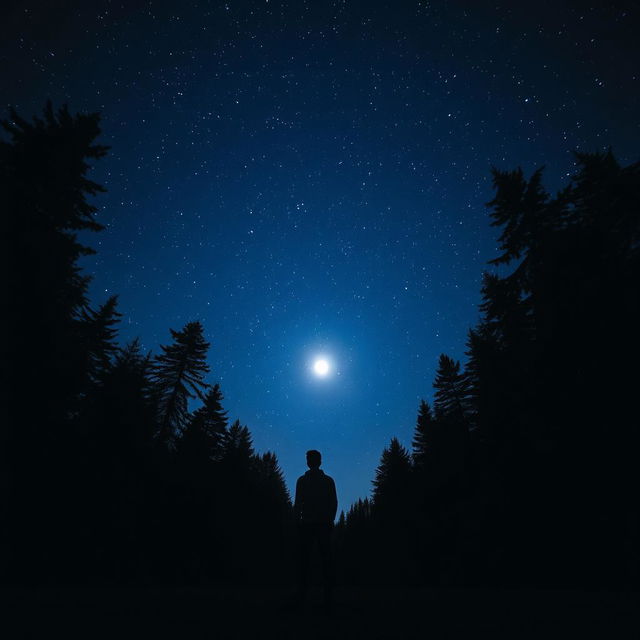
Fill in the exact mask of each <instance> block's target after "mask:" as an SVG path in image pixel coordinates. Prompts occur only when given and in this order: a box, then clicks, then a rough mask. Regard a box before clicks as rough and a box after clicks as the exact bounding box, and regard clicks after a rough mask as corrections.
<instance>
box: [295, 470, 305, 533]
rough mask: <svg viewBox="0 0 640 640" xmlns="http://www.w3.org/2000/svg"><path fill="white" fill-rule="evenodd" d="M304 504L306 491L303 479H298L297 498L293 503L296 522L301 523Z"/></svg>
mask: <svg viewBox="0 0 640 640" xmlns="http://www.w3.org/2000/svg"><path fill="white" fill-rule="evenodd" d="M303 502H304V489H303V484H302V478H298V481H297V482H296V497H295V500H294V502H293V519H294V521H295V522H300V517H301V516H302V504H303Z"/></svg>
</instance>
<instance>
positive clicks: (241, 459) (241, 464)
mask: <svg viewBox="0 0 640 640" xmlns="http://www.w3.org/2000/svg"><path fill="white" fill-rule="evenodd" d="M254 455H255V453H254V451H253V442H252V439H251V433H250V432H249V429H248V428H247V427H246V426H243V425H241V424H240V420H236V421H235V422H234V423H233V424H232V425H231V426H230V427H229V431H228V432H227V437H226V439H225V442H224V445H223V453H222V458H223V460H224V462H225V465H226V466H227V467H229V468H231V469H233V470H235V471H238V472H240V471H248V470H250V469H251V468H252V467H253V464H252V461H253V458H254Z"/></svg>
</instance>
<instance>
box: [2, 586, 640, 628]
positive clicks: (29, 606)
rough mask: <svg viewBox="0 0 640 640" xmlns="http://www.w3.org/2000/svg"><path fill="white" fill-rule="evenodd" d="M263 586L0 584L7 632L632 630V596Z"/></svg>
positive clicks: (635, 613) (636, 597)
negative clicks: (329, 598) (302, 602)
mask: <svg viewBox="0 0 640 640" xmlns="http://www.w3.org/2000/svg"><path fill="white" fill-rule="evenodd" d="M289 595H290V594H289V593H288V592H286V591H284V590H281V589H278V590H271V591H269V590H267V589H261V590H259V589H245V590H241V589H225V590H223V589H220V588H215V589H168V588H167V589H158V588H146V589H143V588H135V589H134V588H124V589H115V588H95V587H92V588H87V589H80V588H40V589H24V588H21V589H12V590H9V589H3V590H2V594H1V595H0V597H1V598H2V603H3V608H4V607H7V608H6V614H3V615H2V619H1V620H2V622H1V624H2V628H3V631H2V632H0V636H1V637H2V638H4V639H5V640H13V639H15V638H38V639H39V638H42V639H45V638H47V639H48V638H58V637H62V638H70V637H81V638H86V639H87V640H90V639H93V638H114V639H115V638H117V639H120V638H154V639H155V638H176V639H180V640H183V639H184V640H187V639H191V638H216V639H217V638H251V639H254V638H255V639H256V640H261V639H262V638H278V639H282V640H285V639H289V638H291V639H294V638H295V639H298V638H300V639H307V638H308V639H320V638H322V640H334V639H340V638H354V639H358V640H359V639H361V638H362V639H367V640H373V639H382V638H385V639H387V638H389V639H391V638H394V639H395V638H442V639H444V638H468V639H473V640H475V639H477V638H492V639H494V638H509V639H513V640H519V639H521V638H556V637H558V638H567V639H573V638H584V637H598V638H606V639H612V640H618V639H623V638H634V639H638V638H640V623H639V611H640V594H638V593H634V594H629V593H606V592H602V593H593V592H576V591H544V592H543V591H531V590H514V591H502V590H491V591H487V590H482V591H481V590H472V589H468V590H459V589H439V590H433V589H429V590H426V589H424V590H406V591H405V590H382V589H355V588H353V589H352V588H349V589H340V590H338V592H337V594H336V595H337V598H336V601H337V603H336V606H335V608H334V610H333V611H332V612H331V613H329V614H327V613H325V612H324V610H323V608H322V607H321V606H320V599H319V594H313V595H314V598H313V599H312V601H311V602H310V604H309V605H308V606H307V607H306V609H305V610H303V611H294V610H291V609H290V608H289V607H288V606H287V603H288V598H289Z"/></svg>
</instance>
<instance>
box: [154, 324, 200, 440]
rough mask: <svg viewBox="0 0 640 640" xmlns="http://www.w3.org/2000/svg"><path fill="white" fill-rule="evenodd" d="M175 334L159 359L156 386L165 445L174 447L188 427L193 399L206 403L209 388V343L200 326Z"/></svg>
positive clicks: (161, 437) (196, 325) (160, 423)
mask: <svg viewBox="0 0 640 640" xmlns="http://www.w3.org/2000/svg"><path fill="white" fill-rule="evenodd" d="M170 331H171V336H172V337H173V340H174V342H173V344H170V345H169V346H164V345H161V346H160V348H161V349H162V351H163V353H162V354H160V355H159V356H156V357H155V360H154V363H153V380H154V384H155V391H156V398H157V405H158V421H159V432H158V437H159V439H160V441H161V442H165V443H172V441H173V439H174V438H175V437H176V435H178V434H180V432H181V431H182V430H183V429H184V428H185V427H186V426H187V424H188V420H189V411H188V401H189V399H190V398H196V397H197V398H200V399H204V396H203V391H204V389H206V388H207V387H208V385H207V383H206V382H204V380H203V376H204V374H205V373H208V372H209V366H208V365H207V363H206V356H207V350H208V348H209V343H208V342H206V341H205V339H204V336H203V329H202V325H201V324H200V322H189V323H187V324H186V325H185V327H184V328H183V329H182V330H181V331H174V330H173V329H171V330H170Z"/></svg>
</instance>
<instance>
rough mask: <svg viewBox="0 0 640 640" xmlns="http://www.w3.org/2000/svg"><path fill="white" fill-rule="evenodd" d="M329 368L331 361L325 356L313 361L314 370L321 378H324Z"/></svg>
mask: <svg viewBox="0 0 640 640" xmlns="http://www.w3.org/2000/svg"><path fill="white" fill-rule="evenodd" d="M329 369H330V367H329V363H328V362H327V360H325V359H324V358H318V359H317V360H315V362H314V363H313V372H314V373H315V374H316V375H317V376H320V377H321V378H324V377H325V376H326V375H327V374H328V373H329Z"/></svg>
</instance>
